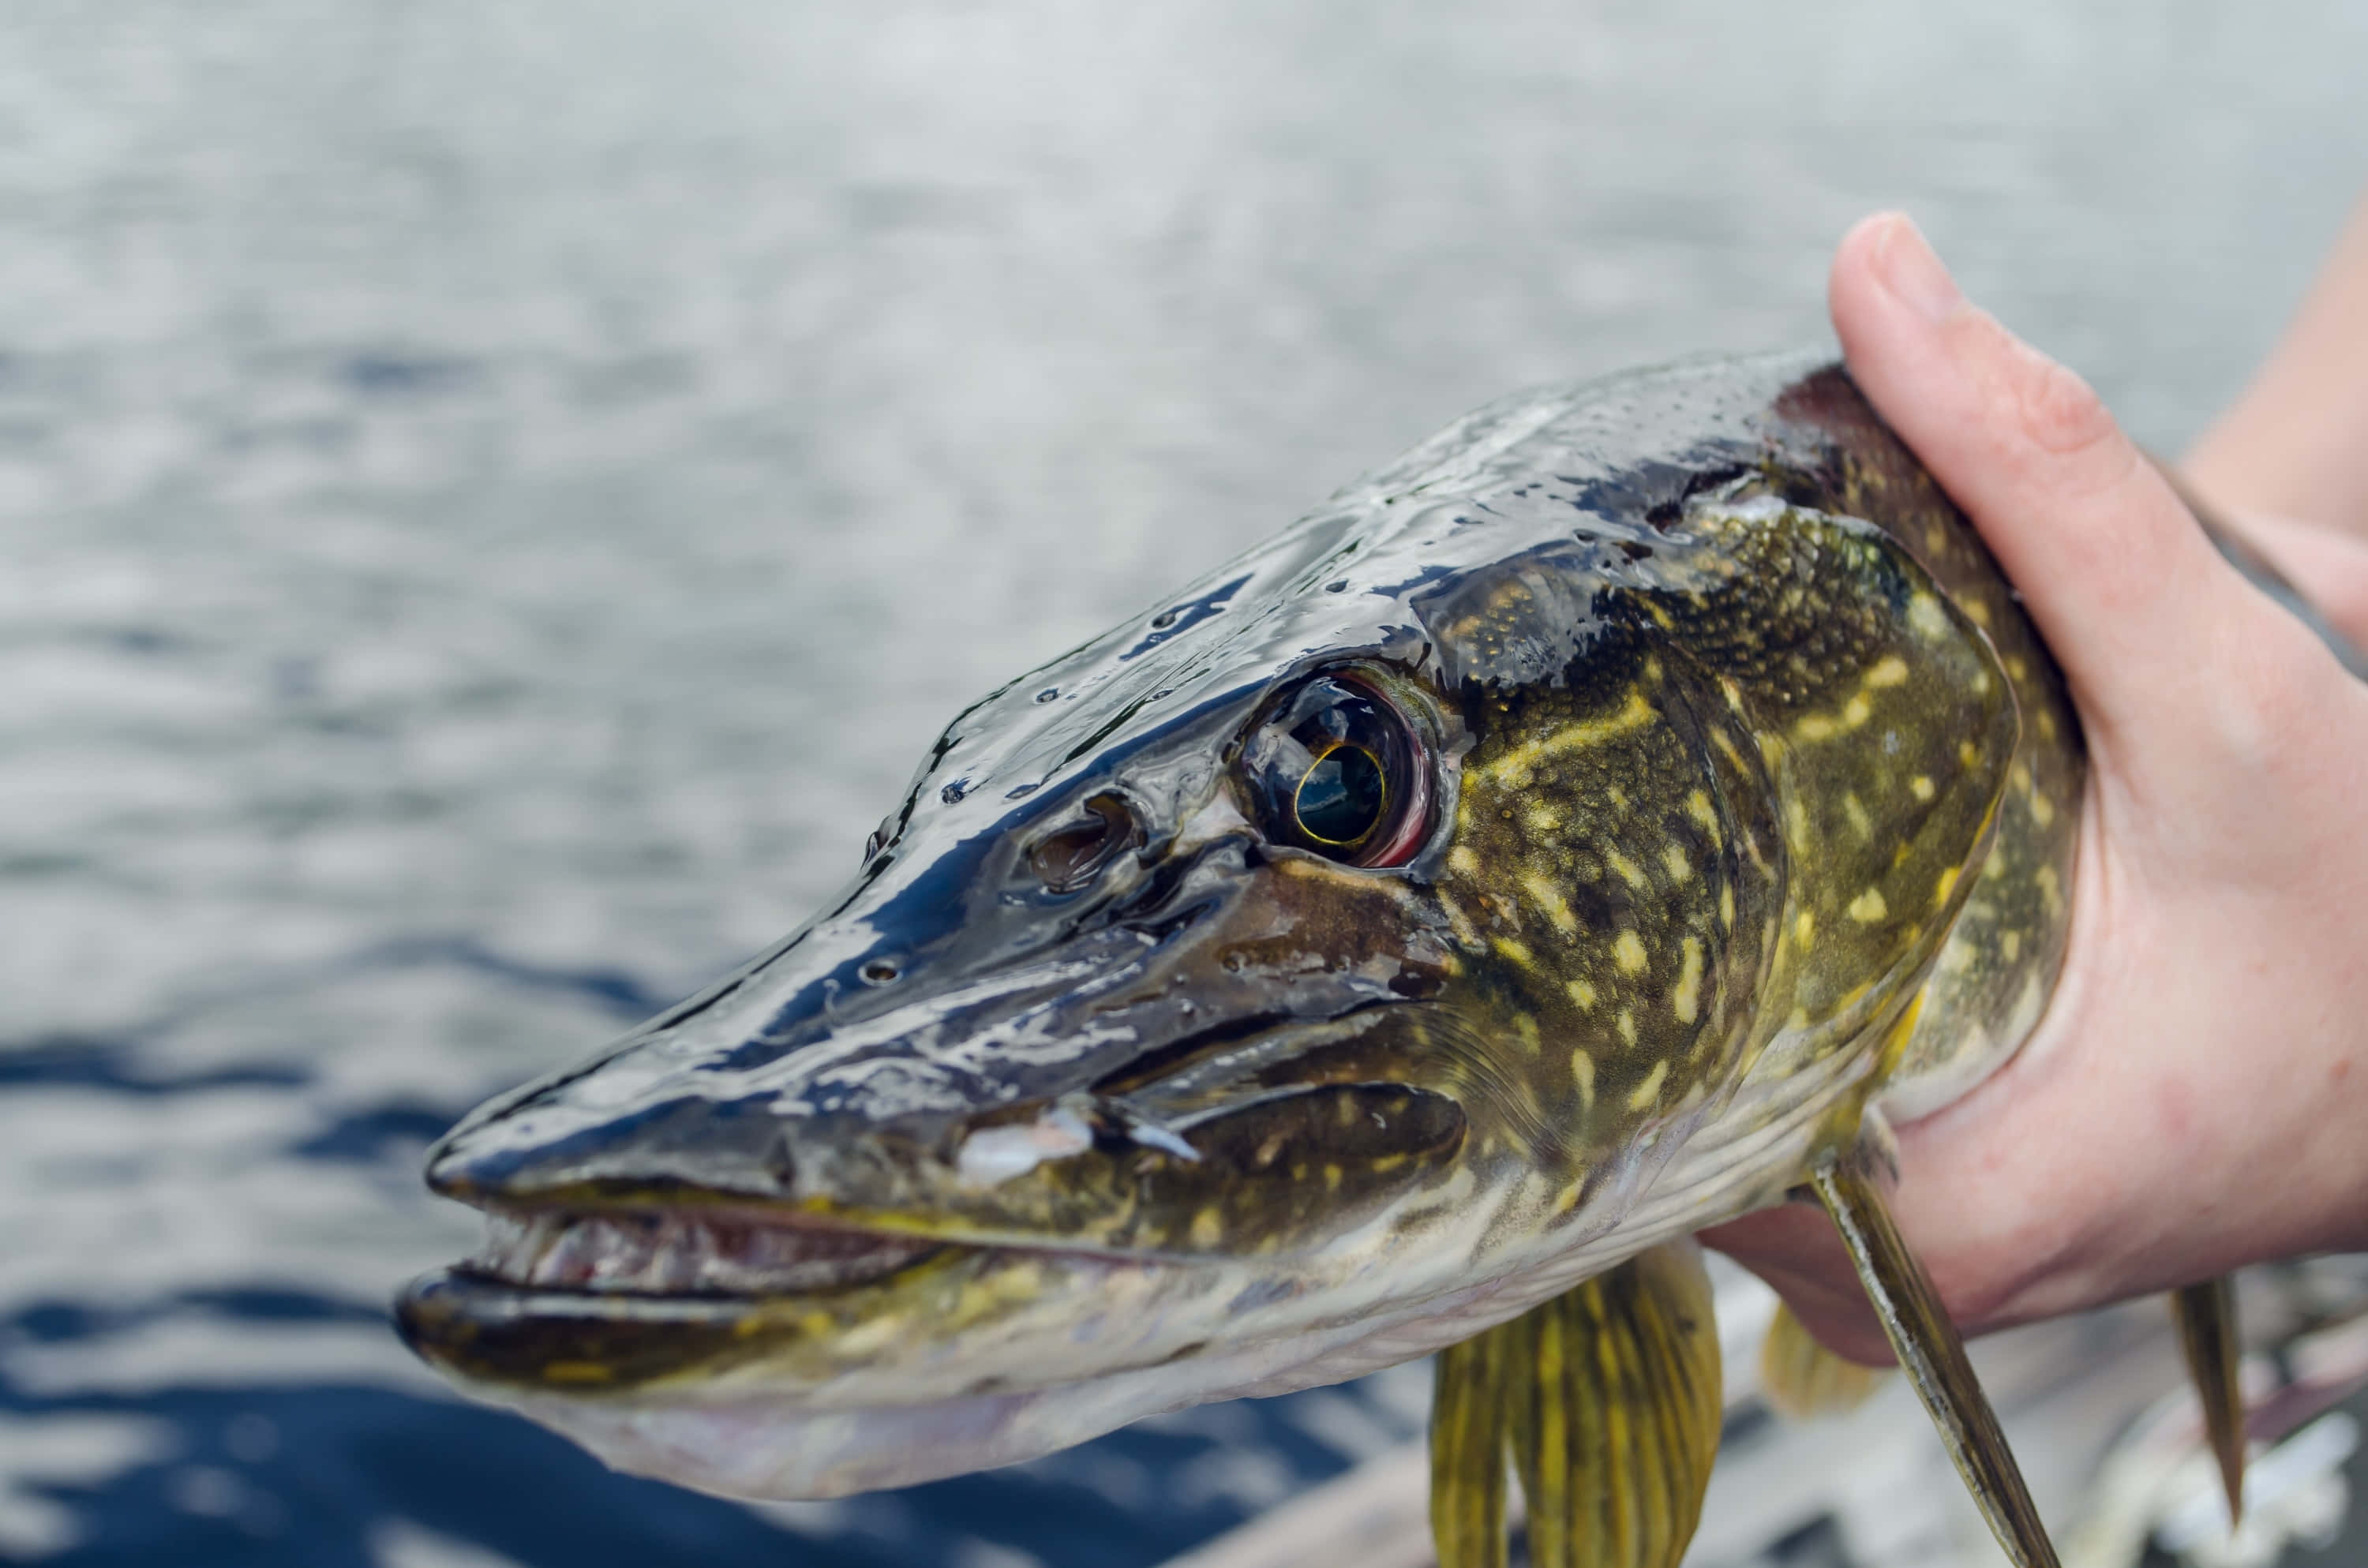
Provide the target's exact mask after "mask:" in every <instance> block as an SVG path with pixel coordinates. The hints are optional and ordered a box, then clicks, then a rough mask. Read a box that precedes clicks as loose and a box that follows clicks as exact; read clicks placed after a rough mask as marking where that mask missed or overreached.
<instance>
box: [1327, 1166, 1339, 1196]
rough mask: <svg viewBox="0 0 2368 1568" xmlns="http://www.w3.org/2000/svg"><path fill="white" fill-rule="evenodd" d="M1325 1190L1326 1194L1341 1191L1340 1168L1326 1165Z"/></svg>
mask: <svg viewBox="0 0 2368 1568" xmlns="http://www.w3.org/2000/svg"><path fill="white" fill-rule="evenodd" d="M1324 1190H1325V1191H1326V1192H1338V1191H1339V1190H1340V1167H1339V1166H1338V1165H1326V1166H1325V1167H1324Z"/></svg>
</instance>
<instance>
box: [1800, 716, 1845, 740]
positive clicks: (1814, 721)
mask: <svg viewBox="0 0 2368 1568" xmlns="http://www.w3.org/2000/svg"><path fill="white" fill-rule="evenodd" d="M1834 729H1835V724H1834V722H1833V721H1832V720H1831V719H1828V718H1827V717H1826V716H1825V715H1824V714H1823V713H1804V714H1803V715H1802V716H1801V722H1799V723H1797V724H1795V725H1793V733H1794V734H1796V735H1798V736H1800V737H1801V738H1802V739H1803V740H1804V741H1827V740H1831V739H1833V735H1834Z"/></svg>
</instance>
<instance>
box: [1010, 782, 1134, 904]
mask: <svg viewBox="0 0 2368 1568" xmlns="http://www.w3.org/2000/svg"><path fill="white" fill-rule="evenodd" d="M1085 812H1086V814H1085V820H1083V821H1082V822H1077V823H1073V824H1070V825H1069V826H1067V827H1064V828H1061V829H1059V830H1058V831H1056V832H1053V833H1050V834H1047V835H1045V836H1043V837H1042V838H1040V839H1038V840H1037V841H1036V846H1035V847H1034V848H1032V849H1030V850H1029V852H1028V863H1029V865H1030V866H1031V867H1032V868H1034V869H1035V872H1036V876H1037V880H1038V881H1042V883H1043V884H1044V886H1045V887H1046V888H1047V889H1049V890H1051V891H1052V892H1076V891H1077V890H1078V889H1079V888H1081V887H1084V886H1085V885H1086V884H1087V882H1089V881H1093V880H1094V878H1095V877H1096V876H1098V875H1099V874H1100V872H1101V869H1102V868H1103V867H1105V866H1107V865H1109V864H1110V861H1111V860H1112V859H1113V858H1116V857H1117V855H1118V854H1119V852H1120V851H1121V850H1123V849H1127V848H1131V847H1133V846H1134V845H1135V844H1137V843H1139V842H1141V840H1142V834H1141V831H1140V830H1139V829H1138V828H1137V827H1136V825H1135V821H1134V813H1133V812H1130V811H1128V810H1127V807H1126V802H1125V801H1121V800H1120V799H1119V798H1118V797H1117V796H1115V795H1094V796H1090V797H1088V798H1087V801H1085Z"/></svg>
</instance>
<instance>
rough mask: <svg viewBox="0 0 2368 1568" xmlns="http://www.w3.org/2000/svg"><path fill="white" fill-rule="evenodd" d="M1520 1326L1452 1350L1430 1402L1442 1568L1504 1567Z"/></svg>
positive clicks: (1440, 1364) (1434, 1536)
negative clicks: (1514, 1355) (1512, 1370)
mask: <svg viewBox="0 0 2368 1568" xmlns="http://www.w3.org/2000/svg"><path fill="white" fill-rule="evenodd" d="M1519 1322H1520V1320H1519V1319H1516V1320H1515V1322H1514V1323H1509V1324H1498V1325H1497V1327H1495V1328H1492V1329H1490V1330H1489V1331H1488V1332H1487V1333H1486V1334H1483V1335H1477V1336H1476V1337H1474V1338H1471V1339H1467V1340H1465V1341H1464V1342H1463V1344H1461V1345H1451V1346H1448V1347H1447V1348H1446V1349H1444V1350H1442V1351H1440V1353H1439V1359H1438V1361H1437V1362H1436V1363H1435V1364H1434V1381H1433V1383H1432V1388H1431V1396H1430V1537H1431V1540H1432V1541H1433V1542H1434V1543H1435V1544H1436V1546H1437V1547H1438V1550H1439V1568H1505V1432H1506V1427H1507V1426H1508V1422H1509V1420H1510V1417H1511V1414H1512V1398H1513V1396H1512V1391H1511V1390H1510V1388H1509V1387H1508V1383H1507V1379H1506V1371H1507V1368H1508V1360H1509V1358H1508V1349H1509V1348H1510V1346H1511V1342H1512V1340H1513V1339H1514V1338H1515V1337H1516V1336H1515V1335H1513V1334H1512V1333H1511V1330H1512V1329H1513V1328H1514V1327H1515V1326H1516V1324H1518V1323H1519Z"/></svg>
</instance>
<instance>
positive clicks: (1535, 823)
mask: <svg viewBox="0 0 2368 1568" xmlns="http://www.w3.org/2000/svg"><path fill="white" fill-rule="evenodd" d="M1524 820H1526V821H1527V822H1528V824H1529V828H1530V831H1531V833H1534V834H1538V835H1546V834H1550V833H1558V832H1560V831H1561V830H1562V813H1561V812H1558V811H1556V810H1554V808H1553V807H1552V806H1543V805H1540V806H1531V808H1530V814H1529V816H1528V817H1527V818H1526V819H1524Z"/></svg>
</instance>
